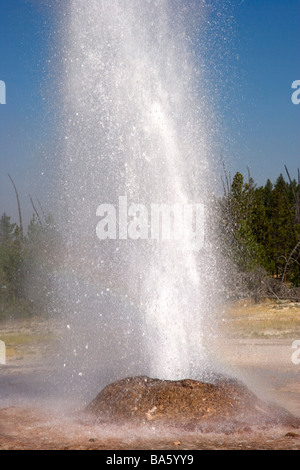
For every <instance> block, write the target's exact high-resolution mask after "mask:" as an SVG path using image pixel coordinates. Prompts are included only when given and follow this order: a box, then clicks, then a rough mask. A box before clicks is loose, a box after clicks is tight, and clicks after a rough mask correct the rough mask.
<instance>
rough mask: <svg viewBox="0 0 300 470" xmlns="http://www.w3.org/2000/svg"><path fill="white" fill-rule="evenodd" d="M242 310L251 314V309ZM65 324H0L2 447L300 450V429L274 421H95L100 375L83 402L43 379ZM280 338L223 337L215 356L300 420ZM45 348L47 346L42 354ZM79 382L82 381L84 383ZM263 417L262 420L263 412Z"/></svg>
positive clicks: (286, 340)
mask: <svg viewBox="0 0 300 470" xmlns="http://www.w3.org/2000/svg"><path fill="white" fill-rule="evenodd" d="M269 308H270V307H269V306H268V305H259V306H258V307H257V310H259V311H262V310H264V312H265V315H267V313H268V311H269V310H268V309H269ZM244 310H246V311H247V312H248V314H249V315H250V314H251V315H252V310H251V309H250V310H249V308H247V309H246V308H244ZM294 310H295V309H294V308H292V307H291V308H290V309H289V310H285V311H284V316H285V318H286V317H293V316H294V315H295V311H294ZM272 311H273V309H271V310H270V318H271V312H272ZM245 315H246V312H245V313H244V315H243V317H244V316H245ZM251 325H252V326H253V328H255V329H257V328H258V326H259V325H260V323H258V322H255V321H252V322H251ZM65 326H66V325H64V324H63V323H60V322H59V323H57V322H53V321H52V320H49V319H48V320H47V321H45V320H44V321H38V319H30V320H26V321H20V322H17V321H15V322H13V323H11V322H3V323H1V324H0V336H1V338H2V339H4V340H5V343H6V346H7V364H6V366H2V367H0V449H110V450H111V449H115V450H118V449H128V450H129V449H137V450H139V449H157V450H159V449H168V450H171V449H177V450H182V449H300V429H298V428H295V427H294V426H290V425H287V424H285V425H284V424H283V423H282V422H280V421H279V422H278V424H276V423H274V424H271V423H269V424H267V423H266V422H264V423H263V422H262V421H261V422H260V424H257V425H253V426H250V425H248V426H243V427H244V430H243V431H242V430H241V427H242V426H240V428H239V429H238V428H237V426H232V428H231V429H230V430H228V431H226V432H221V431H220V428H219V432H217V428H215V429H214V430H213V432H202V431H201V430H199V429H198V430H197V429H196V428H195V426H193V423H191V426H190V427H189V426H187V427H186V428H184V427H183V426H182V427H175V426H167V425H166V424H163V423H160V422H159V421H156V420H146V422H145V424H141V423H140V424H139V423H136V422H133V421H129V420H123V422H122V423H121V422H120V420H119V422H113V420H112V419H110V420H108V421H106V422H103V421H101V420H99V418H98V417H97V416H96V415H93V414H88V413H86V412H85V411H84V410H85V408H86V406H87V405H88V403H90V402H91V401H92V400H93V399H94V398H95V397H96V395H97V393H98V392H99V391H100V390H103V389H104V388H105V385H106V384H102V381H101V374H100V375H99V372H98V374H97V377H98V379H97V383H92V382H90V381H89V380H86V382H87V388H88V392H89V393H87V396H86V401H85V400H84V399H80V400H79V399H78V397H77V399H76V397H72V396H70V393H66V387H64V390H62V387H61V386H62V382H61V380H62V379H63V377H62V376H60V377H59V378H60V381H57V383H56V384H55V383H53V382H51V380H49V372H50V373H52V371H53V369H54V370H55V368H56V362H55V357H56V354H57V345H56V338H57V336H59V334H60V332H61V330H62V329H63V327H65ZM262 326H263V325H262ZM255 331H256V330H255ZM56 332H57V333H56ZM46 333H47V334H46ZM286 334H287V332H286V331H285V330H284V331H282V336H280V335H279V330H278V329H277V330H276V334H275V333H274V335H273V336H272V335H271V333H270V334H269V336H268V337H266V336H262V337H260V338H258V337H257V336H256V337H255V338H253V337H252V335H250V337H242V338H240V337H234V338H233V337H230V339H228V338H227V340H225V338H223V341H220V355H221V356H222V360H223V361H224V362H225V363H228V364H230V365H231V366H232V368H233V369H235V370H236V371H237V372H238V375H239V376H240V377H243V379H244V382H245V383H246V384H247V388H249V389H250V390H251V391H254V392H255V395H258V396H259V397H260V398H261V397H263V400H265V399H266V400H267V401H268V402H275V403H276V404H277V405H278V407H281V408H282V407H283V408H285V409H287V410H289V411H290V412H291V413H293V415H294V416H296V417H298V418H300V376H299V365H298V366H297V365H295V364H293V363H292V361H291V354H292V352H293V351H294V350H293V349H292V348H291V344H292V341H293V339H294V338H295V331H293V333H292V336H290V337H286ZM296 337H298V336H296ZM21 340H22V341H21ZM46 343H47V344H48V345H49V343H51V344H50V346H51V347H50V348H49V347H48V348H45V345H46ZM52 346H53V347H52ZM49 349H50V351H49ZM51 351H52V352H51ZM50 376H51V374H50ZM52 378H53V375H52ZM78 380H80V381H85V377H84V376H82V377H78ZM99 380H100V382H99ZM113 381H114V379H111V380H110V382H113ZM106 383H109V382H106ZM92 385H93V387H92ZM55 386H56V389H55V393H54V392H53V388H55ZM258 389H259V390H258ZM257 392H259V393H257ZM249 393H250V395H252V393H251V392H249ZM246 395H247V394H246ZM256 403H258V402H256ZM253 406H254V405H253V402H252V404H251V407H253ZM256 411H258V410H256ZM261 415H262V418H264V415H265V413H261ZM256 416H257V417H258V416H260V414H259V411H258V414H257V415H256ZM210 423H211V422H209V424H210Z"/></svg>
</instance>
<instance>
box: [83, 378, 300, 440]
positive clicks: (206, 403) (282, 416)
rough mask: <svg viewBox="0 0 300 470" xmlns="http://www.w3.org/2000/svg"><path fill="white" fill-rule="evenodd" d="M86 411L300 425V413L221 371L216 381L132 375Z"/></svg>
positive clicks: (109, 417) (120, 416) (212, 422)
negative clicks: (266, 398) (294, 413)
mask: <svg viewBox="0 0 300 470" xmlns="http://www.w3.org/2000/svg"><path fill="white" fill-rule="evenodd" d="M86 411H87V412H89V413H91V414H92V415H94V416H95V417H97V419H98V420H100V421H103V422H106V421H108V422H114V421H116V422H119V423H121V422H123V423H124V422H134V423H135V424H138V423H140V424H141V423H150V425H151V426H152V425H154V424H155V425H157V424H163V425H167V426H174V427H178V428H184V429H186V430H190V431H192V430H195V431H204V432H224V431H225V432H228V431H230V432H236V431H241V430H245V429H247V430H249V426H266V425H268V426H274V425H282V426H283V425H286V426H295V427H299V426H300V419H299V418H295V417H294V416H292V415H291V414H290V413H289V412H287V411H286V410H284V409H282V408H280V407H278V406H275V405H271V404H269V403H267V402H264V401H262V400H261V399H258V398H257V397H256V396H255V395H254V394H253V393H252V392H251V391H250V390H249V389H247V387H245V386H244V385H243V384H241V383H239V382H238V381H236V380H232V379H228V378H225V377H220V376H219V377H215V380H214V382H211V383H208V382H206V383H203V382H199V381H196V380H178V381H170V380H158V379H151V378H149V377H129V378H126V379H123V380H120V381H118V382H116V383H112V384H110V385H108V386H107V387H105V388H104V389H103V390H102V391H101V392H100V393H99V394H98V395H97V396H96V398H95V399H94V400H93V401H92V402H91V403H90V404H89V405H88V407H87V409H86Z"/></svg>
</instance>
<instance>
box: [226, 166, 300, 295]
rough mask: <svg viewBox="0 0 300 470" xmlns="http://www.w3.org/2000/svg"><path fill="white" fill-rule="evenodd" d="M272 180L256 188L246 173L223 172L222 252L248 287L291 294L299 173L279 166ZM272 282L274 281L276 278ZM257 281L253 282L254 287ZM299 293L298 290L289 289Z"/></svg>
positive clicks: (299, 277) (298, 264) (296, 267)
mask: <svg viewBox="0 0 300 470" xmlns="http://www.w3.org/2000/svg"><path fill="white" fill-rule="evenodd" d="M285 171H286V178H284V176H283V174H280V175H279V177H278V178H277V179H276V181H275V182H274V183H272V182H271V181H270V179H268V180H267V182H266V184H265V185H264V186H257V185H256V184H255V182H254V180H253V178H252V177H251V175H250V172H249V171H248V177H247V178H245V177H244V176H243V175H242V174H241V173H240V172H237V173H236V174H235V175H234V177H233V178H232V180H231V179H230V177H229V176H228V173H227V172H226V171H225V170H224V177H223V178H222V181H223V197H221V198H220V199H218V201H217V207H218V209H217V212H218V228H219V235H220V237H221V238H222V240H223V243H221V246H222V249H223V251H224V253H223V254H224V256H227V257H228V258H230V260H231V261H232V262H233V263H234V266H235V267H236V269H237V272H240V273H242V274H243V275H244V278H245V279H246V280H247V278H248V280H249V282H250V283H251V282H252V283H254V284H255V283H256V286H254V285H253V288H254V290H256V291H257V290H259V289H261V291H262V293H263V288H262V287H263V285H264V286H269V287H268V288H269V294H272V286H273V290H274V292H273V294H274V296H275V297H276V295H277V294H276V292H278V294H279V295H289V296H290V295H291V292H289V293H288V291H287V287H289V288H294V289H296V288H298V287H299V286H300V172H299V170H298V175H297V179H295V178H294V179H292V178H291V176H290V173H289V171H288V168H287V167H285ZM276 281H277V282H276ZM257 284H258V285H257ZM293 292H294V295H295V296H299V300H300V294H299V290H294V291H293Z"/></svg>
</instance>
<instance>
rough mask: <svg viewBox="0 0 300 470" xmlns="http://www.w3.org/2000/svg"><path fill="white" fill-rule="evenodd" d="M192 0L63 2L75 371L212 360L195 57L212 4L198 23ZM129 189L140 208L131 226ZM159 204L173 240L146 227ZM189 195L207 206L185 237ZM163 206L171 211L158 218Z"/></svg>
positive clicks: (68, 298)
mask: <svg viewBox="0 0 300 470" xmlns="http://www.w3.org/2000/svg"><path fill="white" fill-rule="evenodd" d="M192 5H193V2H190V3H189V4H186V2H182V1H177V0H175V1H174V0H172V1H168V0H156V1H152V0H151V1H146V0H145V1H144V0H143V1H140V0H130V1H126V2H124V1H123V0H111V1H109V2H107V1H106V0H70V1H69V2H68V5H67V8H66V12H65V17H64V22H63V27H64V30H63V38H62V45H63V46H62V49H63V54H62V69H63V84H64V86H63V92H62V108H61V120H62V132H63V134H62V137H63V138H62V145H61V154H62V159H61V164H60V171H61V194H62V197H61V203H62V204H61V217H60V221H61V224H62V231H63V234H64V237H65V241H66V246H67V250H66V251H65V253H63V256H64V263H63V264H64V269H63V272H61V273H59V274H57V276H58V284H59V287H58V292H59V297H60V302H61V308H62V310H63V311H64V312H65V314H66V324H68V328H67V329H66V334H67V336H66V338H65V344H66V346H67V347H66V349H67V350H68V351H71V354H70V355H69V356H67V355H66V357H65V356H63V360H64V362H65V364H64V365H65V367H66V369H68V368H69V370H71V371H72V374H73V376H74V377H78V376H79V377H83V376H86V375H87V374H88V373H91V371H94V372H96V371H98V372H97V376H98V377H99V375H100V376H102V377H106V378H105V379H103V380H104V382H105V381H107V380H112V379H116V378H122V377H126V376H128V375H137V374H143V375H149V376H151V377H158V378H160V379H171V380H178V379H183V378H200V377H202V376H203V374H206V373H207V372H208V369H210V359H209V357H208V354H207V351H206V349H205V346H204V338H205V336H206V335H207V334H208V333H209V331H213V321H214V320H213V318H212V315H211V310H212V302H214V303H215V302H216V293H215V291H214V282H215V280H216V273H215V272H214V265H215V263H214V260H213V256H212V253H213V250H211V246H210V244H211V240H209V236H208V233H209V229H208V228H207V226H206V225H205V223H206V221H205V220H204V217H205V214H206V217H207V208H208V206H209V201H210V197H211V188H210V180H211V177H210V176H211V175H210V164H209V157H210V154H211V149H212V141H213V138H214V136H213V135H212V131H211V129H212V128H213V114H212V113H211V109H210V105H209V103H208V102H207V100H206V98H205V97H207V96H208V94H209V90H208V89H207V87H205V85H204V84H205V83H206V84H207V80H206V77H205V66H204V64H201V67H200V66H199V64H198V67H196V64H195V60H194V56H193V50H192V47H191V38H192V36H194V38H195V37H196V36H197V48H198V53H199V54H201V47H203V41H204V38H203V37H201V34H200V33H201V21H200V20H201V18H202V22H203V24H204V21H205V11H204V10H205V7H204V6H203V5H202V3H201V4H200V2H197V7H196V9H195V11H197V15H198V17H197V22H198V30H197V31H196V30H193V28H192V20H193V16H194V14H195V11H193V8H192ZM199 22H200V24H199ZM187 25H188V27H189V31H187ZM201 44H202V45H201ZM120 198H123V199H121V200H125V199H124V198H126V201H128V206H130V205H133V207H134V210H133V212H132V209H131V212H129V213H128V214H126V216H128V220H127V222H126V223H127V225H128V227H127V228H128V232H127V231H126V233H125V234H124V220H122V221H121V220H120V217H123V215H124V214H123V213H122V212H120V207H119V201H120ZM153 205H154V206H155V207H159V208H160V209H161V210H162V209H166V208H167V209H170V208H171V209H170V214H171V215H170V219H169V221H170V227H169V229H170V232H171V235H170V237H169V239H160V238H159V237H157V236H156V237H153V236H151V234H152V235H153V224H154V221H153V218H151V208H152V209H153ZM193 205H197V207H198V208H199V207H202V208H203V207H204V209H205V210H204V212H203V211H201V210H200V211H198V212H195V213H193V214H192V215H191V213H190V219H189V220H190V221H191V226H190V235H191V236H188V235H187V234H186V233H185V232H184V230H185V229H186V227H185V220H186V219H184V217H183V214H184V213H185V210H186V208H188V207H189V208H191V207H194V206H193ZM99 206H101V209H98V208H99ZM112 207H114V208H115V214H117V217H116V219H114V213H113V217H112V219H109V222H110V223H112V224H113V223H115V224H116V227H115V228H114V227H113V228H112V231H110V230H111V227H109V226H108V225H107V227H106V229H107V231H108V236H107V239H105V240H104V239H103V238H105V237H103V236H102V239H100V238H101V237H99V236H98V237H97V232H96V227H97V224H99V222H100V221H101V220H102V223H103V218H104V217H105V216H107V215H108V211H109V208H112ZM195 207H196V206H195ZM105 208H106V210H105ZM175 208H177V209H178V210H179V214H180V215H179V216H178V214H175V212H176V210H175ZM173 209H174V210H173ZM145 212H146V213H147V216H148V218H147V224H148V225H147V226H146V232H147V233H145V223H144V222H145V219H144V218H143V217H144V216H145ZM187 212H188V211H187ZM120 214H121V215H120ZM122 214H123V215H122ZM180 216H181V217H182V219H180V218H178V217H180ZM101 217H102V218H101ZM163 217H164V213H163V210H162V212H161V213H160V215H159V219H158V221H159V222H160V223H161V224H163V223H165V219H164V221H163V220H162V218H163ZM176 217H177V219H176ZM197 217H198V220H196V219H197ZM199 217H200V218H202V219H201V220H199ZM180 221H181V223H180ZM156 223H157V221H156ZM130 224H133V226H134V227H135V231H134V233H133V232H132V225H131V228H130ZM197 224H198V225H197ZM197 227H198V228H197ZM199 227H200V228H199ZM125 228H126V226H125ZM164 230H165V228H164V227H161V228H160V232H159V233H160V234H161V235H162V232H163V231H164ZM166 230H167V231H168V227H167V229H166ZM180 230H182V233H181V235H182V236H181V235H180V236H179V235H178V233H179V231H180ZM203 232H204V238H205V240H204V245H203ZM184 233H185V236H184ZM112 234H113V236H111V235H112ZM98 235H99V233H98ZM198 235H199V237H201V243H198V245H197V243H196V245H195V241H196V242H199V240H197V239H196V240H195V238H197V236H198ZM161 238H163V237H161ZM167 238H168V237H167ZM99 371H100V372H101V373H99ZM101 374H102V375H101ZM78 380H81V379H78Z"/></svg>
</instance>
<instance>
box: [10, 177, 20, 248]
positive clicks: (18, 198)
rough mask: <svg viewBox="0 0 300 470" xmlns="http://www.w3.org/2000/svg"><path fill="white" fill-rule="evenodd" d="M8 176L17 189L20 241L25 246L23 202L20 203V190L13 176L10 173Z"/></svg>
mask: <svg viewBox="0 0 300 470" xmlns="http://www.w3.org/2000/svg"><path fill="white" fill-rule="evenodd" d="M8 177H9V179H10V181H11V183H12V185H13V187H14V190H15V193H16V198H17V204H18V213H19V226H20V233H19V241H20V246H21V247H22V246H23V242H24V230H23V220H22V211H21V204H20V199H19V194H18V190H17V188H16V185H15V183H14V180H13V179H12V177H11V176H10V174H8Z"/></svg>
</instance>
